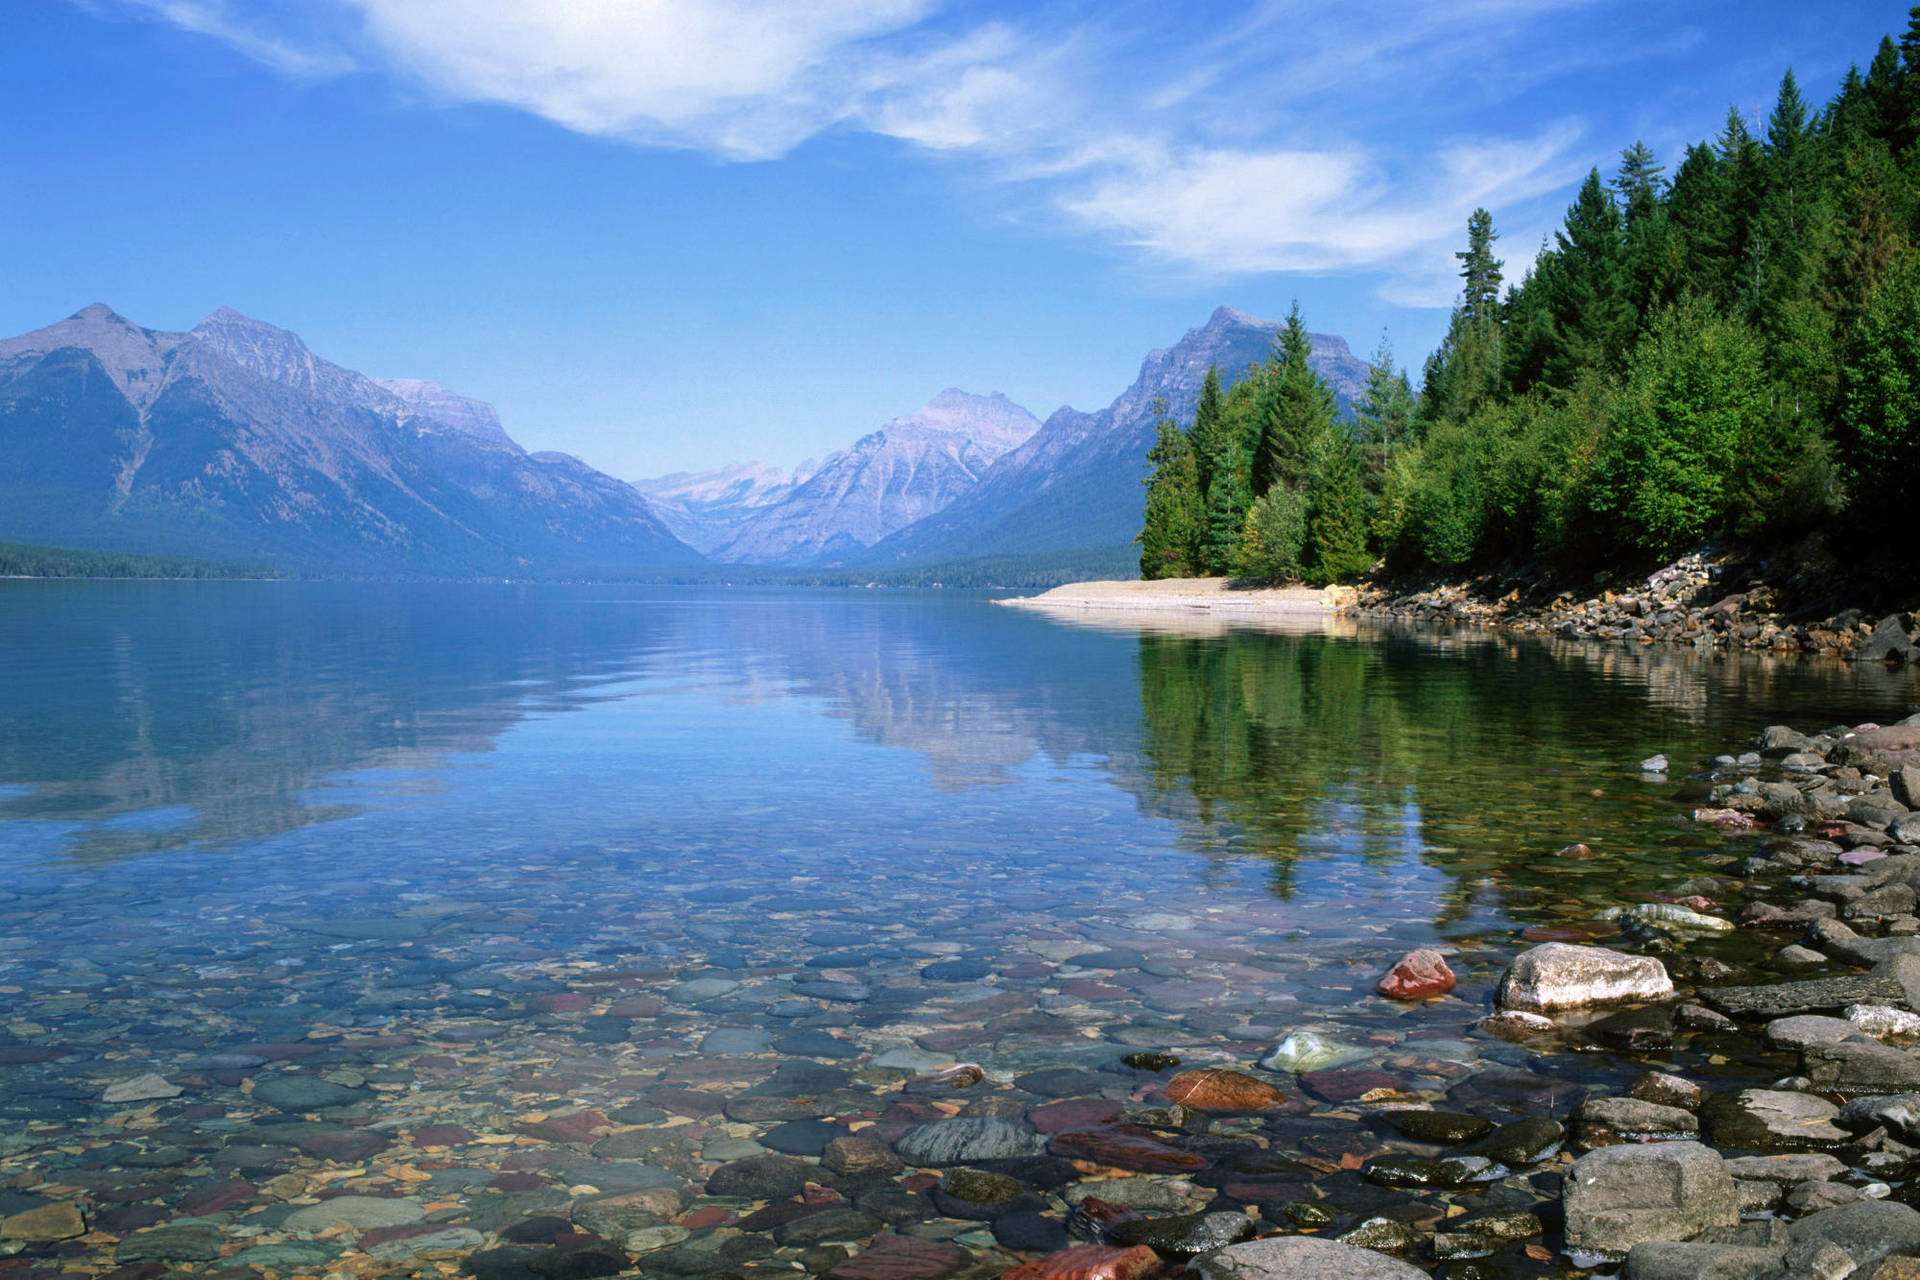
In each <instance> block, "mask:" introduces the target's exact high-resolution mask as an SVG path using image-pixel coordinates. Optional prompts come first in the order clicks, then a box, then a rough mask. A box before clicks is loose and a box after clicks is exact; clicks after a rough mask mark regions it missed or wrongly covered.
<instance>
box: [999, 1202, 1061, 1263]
mask: <svg viewBox="0 0 1920 1280" xmlns="http://www.w3.org/2000/svg"><path fill="white" fill-rule="evenodd" d="M993 1239H994V1243H995V1244H998V1245H999V1246H1000V1247H1001V1248H1002V1249H1011V1250H1013V1251H1014V1252H1015V1253H1052V1252H1053V1251H1054V1250H1056V1249H1064V1248H1066V1247H1067V1244H1068V1242H1069V1241H1070V1240H1071V1239H1072V1237H1071V1236H1069V1235H1068V1234H1067V1228H1066V1225H1065V1224H1064V1223H1062V1222H1060V1221H1059V1220H1057V1219H1054V1218H1049V1217H1048V1216H1047V1215H1046V1214H1044V1213H1038V1212H1034V1211H1032V1210H1019V1211H1016V1212H1014V1213H1004V1214H1001V1215H1000V1216H999V1217H997V1218H995V1219H994V1220H993Z"/></svg>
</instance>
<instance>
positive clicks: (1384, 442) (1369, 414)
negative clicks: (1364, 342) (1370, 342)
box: [1353, 333, 1413, 449]
mask: <svg viewBox="0 0 1920 1280" xmlns="http://www.w3.org/2000/svg"><path fill="white" fill-rule="evenodd" d="M1353 416H1354V426H1355V428H1356V429H1357V430H1358V431H1359V433H1360V435H1361V438H1362V439H1365V440H1367V441H1370V442H1371V443H1374V444H1377V445H1380V446H1381V447H1382V448H1386V449H1391V448H1392V447H1393V446H1394V445H1395V444H1396V443H1405V442H1406V440H1407V438H1408V436H1409V434H1410V433H1411V430H1412V426H1413V388H1412V387H1410V386H1408V385H1407V375H1406V373H1405V372H1404V371H1402V370H1400V369H1396V368H1395V367H1394V364H1393V344H1392V343H1391V342H1389V341H1387V335H1386V334H1384V333H1382V334H1381V335H1380V345H1379V346H1378V347H1377V348H1375V349H1374V353H1373V359H1372V361H1371V362H1370V363H1369V364H1368V365H1367V386H1366V389H1365V390H1364V391H1362V392H1361V393H1360V398H1359V399H1358V400H1356V401H1354V403H1353Z"/></svg>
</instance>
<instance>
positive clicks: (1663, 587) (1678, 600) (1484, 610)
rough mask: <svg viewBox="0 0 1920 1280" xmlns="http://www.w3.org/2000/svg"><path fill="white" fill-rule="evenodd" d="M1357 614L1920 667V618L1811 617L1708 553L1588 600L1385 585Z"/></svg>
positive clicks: (1526, 581) (1481, 583) (1488, 585)
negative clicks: (1799, 612)
mask: <svg viewBox="0 0 1920 1280" xmlns="http://www.w3.org/2000/svg"><path fill="white" fill-rule="evenodd" d="M1353 609H1354V611H1356V612H1357V613H1359V614H1360V615H1361V616H1364V617H1376V618H1393V619H1397V620H1402V621H1412V622H1418V623H1422V624H1427V625H1440V626H1445V625H1461V624H1467V625H1475V626H1493V627H1502V628H1506V629H1509V630H1513V631H1517V632H1520V633H1523V634H1530V635H1555V636H1563V637H1566V638H1569V639H1589V640H1600V641H1606V642H1611V643H1616V644H1626V645H1653V644H1666V645H1683V646H1686V647H1689V648H1693V649H1699V650H1707V651H1712V650H1724V651H1736V650H1738V651H1756V652H1766V653H1774V654H1802V653H1804V654H1812V655H1818V656H1825V657H1840V658H1850V659H1854V660H1862V661H1881V662H1903V663H1904V662H1920V646H1917V645H1916V641H1920V617H1917V616H1916V615H1915V614H1913V613H1909V612H1900V611H1895V612H1892V613H1883V612H1876V613H1868V612H1865V611H1862V610H1860V609H1847V610H1842V611H1840V612H1838V613H1834V614H1831V615H1823V616H1820V617H1816V618H1808V617H1802V616H1799V615H1798V614H1797V613H1791V612H1789V610H1788V607H1787V600H1786V597H1785V595H1784V594H1783V593H1782V591H1781V590H1780V589H1778V588H1776V587H1775V586H1773V585H1771V584H1769V583H1767V582H1766V581H1764V580H1762V579H1760V578H1757V577H1755V576H1754V575H1753V572H1752V570H1751V569H1750V568H1747V567H1745V566H1742V565H1740V564H1738V563H1736V562H1733V561H1730V560H1723V559H1716V558H1712V557H1709V556H1707V555H1704V554H1701V553H1695V554H1692V555H1688V556H1684V557H1682V558H1681V559H1679V560H1676V561H1675V562H1673V563H1672V564H1669V565H1665V566H1663V567H1661V568H1659V569H1657V570H1655V571H1654V572H1653V573H1651V574H1649V575H1648V576H1647V577H1646V578H1645V579H1641V580H1635V581H1629V582H1623V583H1617V584H1609V585H1607V586H1604V587H1602V588H1600V589H1598V590H1591V589H1590V590H1589V591H1585V592H1577V591H1573V590H1566V589H1557V588H1556V587H1554V586H1552V585H1548V584H1547V582H1546V580H1545V579H1543V578H1541V577H1539V576H1538V575H1535V574H1530V573H1527V572H1519V573H1515V574H1512V575H1508V576H1501V575H1488V576H1486V577H1483V578H1479V579H1475V580H1472V581H1469V582H1460V583H1448V584H1440V585H1434V584H1430V583H1424V582H1422V583H1408V582H1395V581H1393V580H1390V579H1380V580H1376V581H1372V582H1367V583H1363V584H1362V585H1361V587H1360V589H1359V591H1358V593H1357V595H1356V597H1355V600H1354V602H1353Z"/></svg>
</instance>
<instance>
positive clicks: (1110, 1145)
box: [1047, 1124, 1207, 1173]
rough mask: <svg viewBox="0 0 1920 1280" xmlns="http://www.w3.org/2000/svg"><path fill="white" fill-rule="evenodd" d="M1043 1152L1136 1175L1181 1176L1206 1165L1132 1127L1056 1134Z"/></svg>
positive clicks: (1203, 1160) (1136, 1126)
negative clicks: (1046, 1151) (1131, 1172)
mask: <svg viewBox="0 0 1920 1280" xmlns="http://www.w3.org/2000/svg"><path fill="white" fill-rule="evenodd" d="M1047 1150H1049V1151H1051V1152H1052V1153H1053V1154H1054V1155H1057V1156H1065V1157H1067V1158H1068V1159H1069V1160H1090V1161H1092V1162H1093V1163H1095V1164H1103V1165H1107V1166H1108V1167H1110V1168H1114V1169H1131V1170H1133V1171H1135V1172H1136V1173H1184V1172H1188V1171H1191V1170H1194V1169H1203V1168H1205V1167H1206V1164H1207V1162H1206V1160H1205V1159H1203V1158H1202V1157H1200V1156H1197V1155H1194V1154H1192V1153H1191V1152H1186V1151H1181V1150H1179V1149H1177V1148H1175V1147H1170V1146H1168V1145H1167V1144H1166V1143H1164V1142H1162V1141H1160V1139H1159V1138H1157V1137H1155V1136H1154V1134H1153V1131H1152V1130H1151V1129H1143V1128H1141V1127H1140V1126H1139V1125H1132V1124H1114V1125H1108V1126H1106V1127H1105V1128H1101V1129H1081V1130H1077V1131H1074V1132H1071V1133H1056V1134H1054V1135H1053V1138H1052V1139H1051V1140H1050V1141H1049V1142H1048V1143H1047Z"/></svg>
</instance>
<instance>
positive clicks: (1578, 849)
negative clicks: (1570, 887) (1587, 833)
mask: <svg viewBox="0 0 1920 1280" xmlns="http://www.w3.org/2000/svg"><path fill="white" fill-rule="evenodd" d="M1553 856H1554V857H1556V858H1574V859H1578V860H1579V861H1582V862H1584V861H1585V860H1586V859H1588V858H1591V857H1592V856H1593V850H1591V849H1589V848H1587V846H1585V845H1584V844H1570V845H1568V846H1567V847H1566V848H1564V849H1562V850H1560V851H1559V852H1558V853H1556V854H1554V855H1553Z"/></svg>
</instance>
